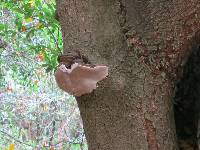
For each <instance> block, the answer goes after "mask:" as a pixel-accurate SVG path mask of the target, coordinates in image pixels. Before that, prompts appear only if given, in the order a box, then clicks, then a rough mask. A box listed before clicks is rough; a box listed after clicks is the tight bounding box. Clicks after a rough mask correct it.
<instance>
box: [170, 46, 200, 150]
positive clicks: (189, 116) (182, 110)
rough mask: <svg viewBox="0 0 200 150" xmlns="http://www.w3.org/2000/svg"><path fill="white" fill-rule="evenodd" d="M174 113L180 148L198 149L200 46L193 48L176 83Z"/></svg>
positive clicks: (182, 149)
mask: <svg viewBox="0 0 200 150" xmlns="http://www.w3.org/2000/svg"><path fill="white" fill-rule="evenodd" d="M174 115H175V123H176V132H177V138H178V142H179V147H180V150H188V149H193V150H198V137H199V135H198V134H199V133H198V132H199V131H198V126H199V125H198V120H199V119H200V46H198V48H196V49H194V50H193V53H192V54H191V56H190V57H189V58H188V61H187V63H186V64H185V66H184V68H183V73H182V78H181V79H180V80H179V81H178V83H177V85H176V94H175V98H174Z"/></svg>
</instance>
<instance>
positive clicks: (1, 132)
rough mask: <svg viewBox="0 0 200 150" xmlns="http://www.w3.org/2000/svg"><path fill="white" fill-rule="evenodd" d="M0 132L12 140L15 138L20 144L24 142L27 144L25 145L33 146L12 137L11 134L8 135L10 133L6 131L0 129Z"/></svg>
mask: <svg viewBox="0 0 200 150" xmlns="http://www.w3.org/2000/svg"><path fill="white" fill-rule="evenodd" d="M0 132H1V133H3V134H4V135H6V136H8V137H10V138H12V139H13V140H15V141H16V142H18V143H20V144H24V145H27V146H30V147H34V146H32V145H30V144H27V143H24V142H22V141H20V140H18V139H17V138H15V137H13V136H12V135H10V134H8V133H6V132H4V131H2V130H0Z"/></svg>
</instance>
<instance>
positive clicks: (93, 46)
mask: <svg viewBox="0 0 200 150" xmlns="http://www.w3.org/2000/svg"><path fill="white" fill-rule="evenodd" d="M199 7H200V1H199V0H187V1H185V0H176V1H172V0H168V1H163V0H155V1H149V0H140V1H139V0H58V2H57V13H58V19H59V21H60V23H61V27H62V33H63V42H64V53H68V52H72V51H74V50H81V51H82V52H83V54H84V55H86V56H87V57H88V58H89V60H90V61H91V62H92V63H94V64H104V65H107V66H108V67H109V76H108V78H107V79H106V80H103V81H101V82H100V83H99V84H98V88H97V89H96V90H95V91H94V92H92V93H91V94H88V95H85V96H81V97H79V98H77V101H78V106H79V109H80V113H81V116H82V119H83V124H84V130H85V134H86V138H87V142H88V145H89V149H90V150H176V149H178V145H177V140H176V132H175V123H174V114H173V101H172V100H173V96H174V89H175V88H174V87H175V83H176V81H177V79H178V78H179V75H178V73H179V72H180V70H181V69H180V68H182V66H183V65H184V62H185V61H186V60H187V58H188V56H189V55H190V53H191V51H192V48H193V46H194V47H195V46H196V45H197V42H198V40H199V37H200V36H199V34H200V32H199V31H200V9H199Z"/></svg>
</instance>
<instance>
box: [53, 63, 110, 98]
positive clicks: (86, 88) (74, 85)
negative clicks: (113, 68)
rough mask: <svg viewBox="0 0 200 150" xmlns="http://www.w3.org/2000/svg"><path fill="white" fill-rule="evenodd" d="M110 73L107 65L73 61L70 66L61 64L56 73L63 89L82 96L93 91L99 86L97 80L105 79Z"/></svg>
mask: <svg viewBox="0 0 200 150" xmlns="http://www.w3.org/2000/svg"><path fill="white" fill-rule="evenodd" d="M107 75H108V67H107V66H101V65H96V66H92V67H91V66H88V65H82V64H79V63H76V62H75V63H73V64H72V65H71V66H70V68H67V67H66V66H65V65H64V64H62V63H61V64H60V66H59V67H58V68H57V70H56V73H55V79H56V82H57V84H58V86H59V88H61V89H62V90H64V91H65V92H68V93H69V94H72V95H74V96H76V97H80V96H82V95H84V94H88V93H91V92H92V91H93V90H94V89H96V88H97V85H96V84H97V82H98V81H101V80H103V79H104V78H105V77H106V76H107Z"/></svg>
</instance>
